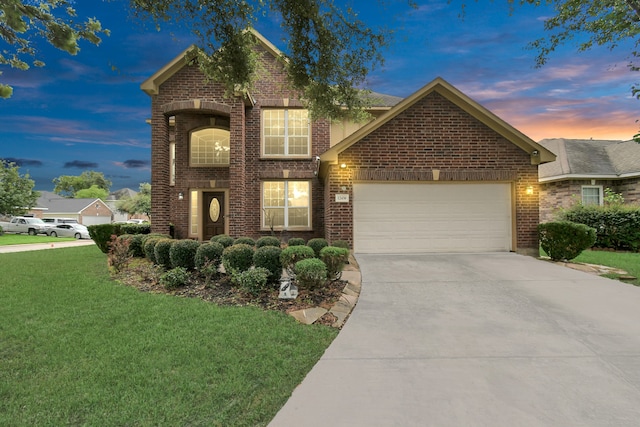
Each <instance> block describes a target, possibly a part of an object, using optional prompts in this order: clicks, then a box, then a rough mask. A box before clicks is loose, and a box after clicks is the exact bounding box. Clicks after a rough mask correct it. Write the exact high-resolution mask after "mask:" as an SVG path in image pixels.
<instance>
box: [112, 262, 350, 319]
mask: <svg viewBox="0 0 640 427" xmlns="http://www.w3.org/2000/svg"><path fill="white" fill-rule="evenodd" d="M162 272H163V271H162V270H161V269H160V268H159V267H157V266H154V265H152V264H151V263H150V262H149V261H148V260H146V259H139V258H136V259H134V260H132V261H131V262H130V263H129V267H128V268H126V269H124V270H123V271H122V272H120V273H118V274H115V275H114V276H113V277H114V279H115V280H117V281H118V282H120V283H122V284H125V285H127V286H131V287H134V288H137V289H138V290H140V291H141V292H152V293H162V294H167V295H175V296H178V297H184V298H200V299H201V300H203V301H208V302H211V303H214V304H217V305H220V306H253V307H259V308H262V309H264V310H277V311H281V312H283V313H291V312H293V311H297V310H302V309H306V308H312V307H322V308H325V309H327V310H330V309H331V307H333V305H334V304H335V303H336V302H337V301H338V300H339V299H340V295H341V294H342V290H343V289H344V287H345V285H346V284H347V282H345V281H343V280H336V281H333V282H330V283H328V284H327V285H325V286H324V287H321V288H319V289H314V290H307V289H300V288H299V289H298V297H297V298H296V299H294V300H281V299H279V298H278V295H279V290H278V288H277V286H276V285H274V287H273V288H272V289H269V290H267V291H263V292H262V293H260V294H258V295H252V294H250V293H247V292H244V291H242V290H241V289H239V288H238V287H236V286H234V285H233V284H232V283H231V280H230V278H229V276H227V275H225V274H219V276H218V277H217V278H213V279H212V280H211V281H210V282H209V283H206V279H205V278H204V277H203V276H202V275H200V274H199V273H197V272H193V273H192V275H191V278H190V281H189V283H188V284H187V285H185V286H183V287H180V288H178V289H172V290H168V289H166V288H165V287H164V286H163V285H161V284H160V275H161V274H162ZM335 320H337V319H336V317H335V316H333V315H332V314H330V313H327V314H325V315H324V316H323V317H322V318H320V319H319V320H318V321H317V322H316V323H320V324H325V325H329V326H330V325H331V324H332V323H333V322H335Z"/></svg>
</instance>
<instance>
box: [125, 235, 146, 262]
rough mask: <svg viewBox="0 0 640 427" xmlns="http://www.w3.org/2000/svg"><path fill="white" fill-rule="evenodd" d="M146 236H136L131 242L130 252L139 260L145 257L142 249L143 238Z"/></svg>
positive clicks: (132, 237) (133, 236)
mask: <svg viewBox="0 0 640 427" xmlns="http://www.w3.org/2000/svg"><path fill="white" fill-rule="evenodd" d="M144 236H145V234H134V235H132V236H131V240H130V241H129V251H130V252H131V255H133V256H134V257H137V258H143V257H144V249H143V248H142V238H143V237H144Z"/></svg>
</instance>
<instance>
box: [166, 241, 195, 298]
mask: <svg viewBox="0 0 640 427" xmlns="http://www.w3.org/2000/svg"><path fill="white" fill-rule="evenodd" d="M175 241H176V242H178V241H179V240H175ZM187 283H189V272H188V271H187V269H186V268H184V267H176V268H172V269H171V270H169V271H167V272H166V273H163V274H162V275H161V276H160V284H161V285H162V286H164V287H165V288H167V289H176V288H179V287H180V286H184V285H186V284H187Z"/></svg>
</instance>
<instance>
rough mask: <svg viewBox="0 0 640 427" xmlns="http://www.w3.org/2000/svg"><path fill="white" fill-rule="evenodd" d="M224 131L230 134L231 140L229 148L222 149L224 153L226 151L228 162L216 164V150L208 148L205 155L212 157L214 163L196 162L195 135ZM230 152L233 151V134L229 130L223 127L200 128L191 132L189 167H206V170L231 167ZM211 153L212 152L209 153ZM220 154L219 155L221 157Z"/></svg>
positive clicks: (229, 140)
mask: <svg viewBox="0 0 640 427" xmlns="http://www.w3.org/2000/svg"><path fill="white" fill-rule="evenodd" d="M208 130H211V131H224V132H227V133H229V139H228V146H226V147H222V148H221V149H222V150H223V151H226V156H225V157H227V159H228V161H227V162H224V163H216V162H215V157H216V152H215V151H216V149H215V148H214V147H207V148H206V150H207V152H206V153H203V155H204V156H205V157H206V156H210V157H211V159H213V161H212V162H204V161H194V142H193V134H194V133H197V132H202V131H208ZM230 150H231V133H230V131H229V129H226V128H223V127H210V126H209V127H204V128H198V129H193V130H192V131H191V132H189V166H190V167H195V168H200V167H205V168H210V167H229V164H230V163H231V156H230V154H229V153H230ZM209 151H211V152H209ZM219 154H220V153H218V155H219Z"/></svg>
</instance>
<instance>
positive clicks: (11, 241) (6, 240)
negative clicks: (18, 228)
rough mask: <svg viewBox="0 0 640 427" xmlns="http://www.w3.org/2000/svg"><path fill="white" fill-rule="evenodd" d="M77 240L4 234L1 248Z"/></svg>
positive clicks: (1, 238) (0, 242)
mask: <svg viewBox="0 0 640 427" xmlns="http://www.w3.org/2000/svg"><path fill="white" fill-rule="evenodd" d="M68 240H75V239H74V238H73V237H49V236H44V235H38V236H29V235H28V234H7V233H5V234H3V235H1V236H0V246H5V245H27V244H30V243H49V242H64V241H68Z"/></svg>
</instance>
